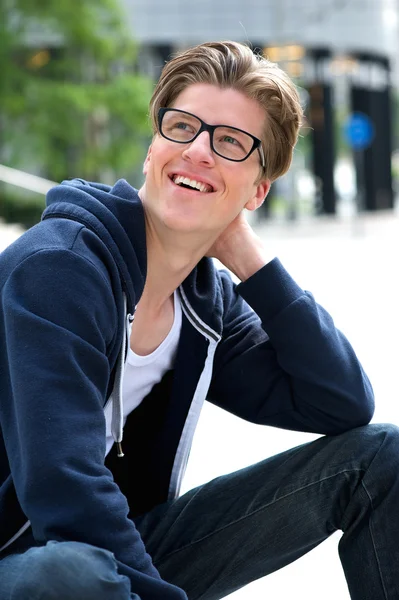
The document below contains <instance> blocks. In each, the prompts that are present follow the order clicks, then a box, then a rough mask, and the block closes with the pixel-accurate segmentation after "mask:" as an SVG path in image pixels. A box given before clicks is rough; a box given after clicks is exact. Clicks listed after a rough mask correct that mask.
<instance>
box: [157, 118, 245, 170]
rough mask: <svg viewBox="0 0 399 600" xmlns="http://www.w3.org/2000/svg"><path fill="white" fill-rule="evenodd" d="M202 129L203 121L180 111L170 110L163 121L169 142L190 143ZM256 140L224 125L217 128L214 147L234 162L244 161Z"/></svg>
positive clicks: (214, 135) (162, 127)
mask: <svg viewBox="0 0 399 600" xmlns="http://www.w3.org/2000/svg"><path fill="white" fill-rule="evenodd" d="M200 128H201V121H200V120H199V119H197V118H196V117H194V116H193V115H190V114H189V113H184V112H180V111H174V110H169V111H167V112H166V113H165V114H164V116H163V119H162V126H161V132H162V134H163V135H164V136H165V137H167V138H168V139H169V140H172V141H174V142H180V143H188V142H190V141H191V140H192V139H193V138H194V137H195V136H196V135H197V133H198V131H199V129H200ZM253 145H254V140H253V139H252V137H251V136H250V135H248V134H246V133H245V132H243V131H238V130H237V129H234V128H230V127H226V126H224V125H222V126H218V127H216V128H215V131H214V133H213V146H214V149H215V151H216V152H217V153H218V154H220V155H221V156H224V157H225V158H228V159H232V160H242V159H244V158H246V157H247V156H248V154H249V153H250V152H251V150H252V148H253Z"/></svg>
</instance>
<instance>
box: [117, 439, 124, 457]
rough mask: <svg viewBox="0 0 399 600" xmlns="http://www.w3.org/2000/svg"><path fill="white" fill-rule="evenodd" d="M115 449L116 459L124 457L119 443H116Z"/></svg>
mask: <svg viewBox="0 0 399 600" xmlns="http://www.w3.org/2000/svg"><path fill="white" fill-rule="evenodd" d="M116 447H117V449H118V458H123V457H124V456H125V455H124V454H123V450H122V444H121V442H116Z"/></svg>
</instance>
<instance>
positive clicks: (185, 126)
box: [173, 121, 195, 133]
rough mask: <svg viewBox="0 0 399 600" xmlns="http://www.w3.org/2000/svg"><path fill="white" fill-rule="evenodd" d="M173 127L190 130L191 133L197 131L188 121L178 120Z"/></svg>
mask: <svg viewBox="0 0 399 600" xmlns="http://www.w3.org/2000/svg"><path fill="white" fill-rule="evenodd" d="M173 129H181V130H182V131H189V132H190V133H193V132H194V131H195V128H194V127H193V126H192V125H190V123H187V122H186V121H176V122H175V123H174V124H173Z"/></svg>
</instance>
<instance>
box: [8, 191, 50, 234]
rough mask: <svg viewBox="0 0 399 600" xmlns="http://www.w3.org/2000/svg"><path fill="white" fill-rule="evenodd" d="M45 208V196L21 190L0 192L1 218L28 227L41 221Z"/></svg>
mask: <svg viewBox="0 0 399 600" xmlns="http://www.w3.org/2000/svg"><path fill="white" fill-rule="evenodd" d="M44 208H45V201H44V196H41V195H39V194H34V193H32V194H31V195H28V194H24V193H21V192H20V191H19V192H12V193H10V192H5V191H1V192H0V218H1V219H3V220H4V221H6V223H19V224H20V225H22V226H23V227H25V228H26V229H28V228H29V227H32V225H35V224H36V223H38V222H39V221H40V218H41V215H42V212H43V210H44Z"/></svg>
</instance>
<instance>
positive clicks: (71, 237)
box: [0, 42, 399, 600]
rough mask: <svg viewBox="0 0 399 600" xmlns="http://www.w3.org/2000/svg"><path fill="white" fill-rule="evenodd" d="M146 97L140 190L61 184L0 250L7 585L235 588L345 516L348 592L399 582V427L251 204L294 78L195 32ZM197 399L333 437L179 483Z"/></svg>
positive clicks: (99, 590) (14, 594)
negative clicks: (250, 215)
mask: <svg viewBox="0 0 399 600" xmlns="http://www.w3.org/2000/svg"><path fill="white" fill-rule="evenodd" d="M151 116H152V121H153V125H154V138H153V141H152V144H151V147H150V149H149V151H148V155H147V158H146V160H145V165H144V174H145V183H144V185H143V186H142V188H141V189H140V190H139V192H137V191H136V190H135V189H133V188H132V187H131V186H130V185H128V184H127V183H126V182H125V181H118V182H117V183H116V184H115V186H114V187H113V188H112V189H110V188H109V187H107V186H104V185H100V184H90V183H87V182H85V181H82V180H73V181H69V182H64V183H63V184H62V185H60V186H57V187H56V188H54V189H52V190H51V191H50V193H49V194H48V208H47V209H46V211H45V212H44V215H43V220H42V222H41V223H40V224H38V225H37V226H36V227H33V228H32V229H31V230H29V231H28V232H27V233H25V234H24V235H23V236H22V237H21V238H20V239H19V240H17V242H15V243H14V244H13V245H12V246H10V247H9V248H8V249H7V250H6V251H5V252H4V253H3V254H2V256H1V265H0V266H1V268H0V273H1V274H0V290H1V292H0V293H1V306H2V313H1V322H0V333H1V340H2V350H1V355H0V370H1V378H0V386H1V388H0V392H1V394H0V398H1V403H0V411H1V412H0V423H1V432H2V438H1V446H0V457H1V458H0V482H1V487H0V521H1V527H0V535H1V540H0V542H1V544H0V547H1V552H0V557H2V559H1V560H0V597H1V598H4V599H5V598H7V599H10V600H11V599H13V600H14V599H17V598H18V600H25V599H28V598H29V599H30V600H31V599H33V598H35V599H36V598H37V599H39V598H40V599H41V600H42V599H43V600H50V599H55V598H56V599H57V600H69V599H72V598H74V599H75V598H82V599H83V598H84V599H85V600H91V599H92V598H93V599H94V598H95V599H96V600H99V599H102V598H104V599H105V598H106V599H107V600H113V599H118V600H125V599H128V598H130V599H132V598H133V599H135V600H138V599H140V600H157V599H161V598H162V600H167V599H170V600H177V599H184V598H187V597H188V598H190V599H191V598H201V599H205V598H206V599H208V600H209V599H216V598H222V597H223V596H225V595H227V594H229V593H231V592H233V591H234V590H236V589H238V588H240V587H242V586H244V585H246V584H247V583H249V582H250V581H253V580H254V579H257V578H259V577H262V576H264V575H266V574H267V573H270V572H272V571H274V570H276V569H278V568H280V567H282V566H284V565H285V564H288V563H289V562H291V561H293V560H295V559H296V558H298V557H299V556H301V555H302V554H303V553H305V552H306V551H308V550H310V549H311V548H313V547H314V546H316V545H317V544H319V543H320V542H321V541H322V540H324V539H325V538H327V537H328V536H329V535H330V534H331V533H332V532H333V531H335V530H337V529H341V530H342V531H343V532H344V535H343V537H342V540H341V544H340V555H341V559H342V563H343V567H344V569H345V573H346V576H347V580H348V585H349V589H350V593H351V595H352V597H353V598H357V599H359V600H360V599H362V600H365V599H368V598H370V599H371V598H373V600H378V599H379V598H381V599H382V598H385V599H386V598H392V599H393V598H397V597H398V594H399V580H398V575H397V573H398V566H399V560H398V549H397V539H398V537H399V531H398V519H397V518H396V509H397V505H398V501H399V490H398V478H397V466H398V458H397V457H398V450H399V436H398V430H397V429H396V428H395V427H393V426H389V425H387V426H382V425H367V423H369V421H370V419H371V417H372V414H373V394H372V390H371V386H370V384H369V381H368V379H367V377H366V375H365V374H364V372H363V370H362V368H361V366H360V364H359V362H358V360H357V358H356V355H355V353H354V351H353V350H352V348H351V346H350V345H349V343H348V341H347V340H346V338H345V337H344V336H343V335H342V334H341V333H340V332H339V331H337V330H336V328H335V327H334V324H333V321H332V319H331V317H330V316H329V315H328V314H327V313H326V311H325V310H324V309H323V308H321V307H320V306H319V305H317V304H316V303H315V301H314V299H313V297H312V295H311V294H310V293H308V292H304V291H303V290H302V289H301V288H300V287H299V286H298V285H297V284H296V283H295V282H294V281H293V279H292V278H291V277H290V275H289V274H288V273H287V272H286V270H285V269H284V267H283V266H282V264H281V263H280V262H279V260H278V259H277V258H274V257H273V254H272V248H269V247H265V246H264V245H263V244H262V242H261V240H260V239H259V238H258V237H257V236H256V234H255V233H254V232H253V231H252V229H251V228H250V227H249V225H248V224H247V222H246V220H245V218H244V214H243V209H244V208H246V209H248V210H255V209H256V208H258V207H259V206H260V205H261V203H262V202H263V200H264V198H265V196H266V195H267V192H268V190H269V187H270V183H271V181H273V180H275V179H276V178H277V177H278V176H280V175H281V174H283V173H284V172H285V171H286V170H287V169H288V167H289V164H290V161H291V156H292V151H293V148H294V145H295V142H296V139H297V135H298V129H299V126H300V121H301V108H300V104H299V100H298V96H297V93H296V90H295V87H294V86H293V84H292V83H291V82H290V80H289V79H288V77H287V76H286V75H285V74H284V73H283V72H282V71H281V70H280V69H279V68H278V67H277V66H276V65H273V64H271V63H270V62H268V61H266V60H264V59H263V58H260V57H256V56H255V55H254V54H253V53H252V51H251V50H250V49H249V48H247V47H245V46H243V45H240V44H237V43H233V42H226V43H219V42H216V43H207V44H202V45H200V46H197V47H196V48H192V49H190V50H188V51H186V52H183V53H182V54H180V55H179V56H177V57H176V58H174V59H173V60H172V61H170V62H169V63H168V64H167V65H166V67H165V69H164V71H163V73H162V76H161V78H160V81H159V83H158V84H157V86H156V88H155V91H154V95H153V98H152V102H151ZM210 257H216V258H218V259H219V261H221V262H222V263H223V264H224V265H225V267H227V269H228V270H230V271H232V272H233V273H234V274H235V275H236V276H237V277H238V278H239V280H240V281H241V283H240V284H239V285H238V286H236V285H235V284H233V282H232V280H231V278H230V276H229V274H228V272H227V271H220V272H219V271H217V270H216V268H215V266H214V264H213V262H212V260H211V258H210ZM205 399H208V400H209V401H210V402H213V403H214V404H216V405H218V406H220V407H222V408H224V409H226V410H227V411H230V412H232V413H234V414H236V415H238V416H240V417H242V418H244V419H247V420H249V421H253V422H255V423H261V424H265V425H272V426H275V427H282V428H287V429H293V430H300V431H308V432H316V433H320V434H325V436H324V437H321V438H319V439H318V440H316V441H315V442H312V443H310V444H305V445H303V446H301V447H299V448H294V449H293V450H290V451H288V452H284V453H283V454H280V455H278V456H275V457H272V458H269V459H267V460H265V461H264V462H262V463H260V464H257V465H254V466H251V467H248V468H247V469H244V470H242V471H239V472H237V473H233V474H231V475H226V476H223V477H220V478H218V479H216V480H215V481H212V482H210V483H208V484H206V485H203V486H201V487H200V488H198V489H195V490H191V491H190V492H188V493H186V494H184V495H183V496H181V497H179V487H180V483H181V480H182V476H183V473H184V469H185V466H186V462H187V459H188V454H189V450H190V445H191V440H192V436H193V433H194V429H195V426H196V423H197V420H198V416H199V413H200V410H201V406H202V404H203V402H204V400H205ZM265 435H267V431H266V430H265Z"/></svg>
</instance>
